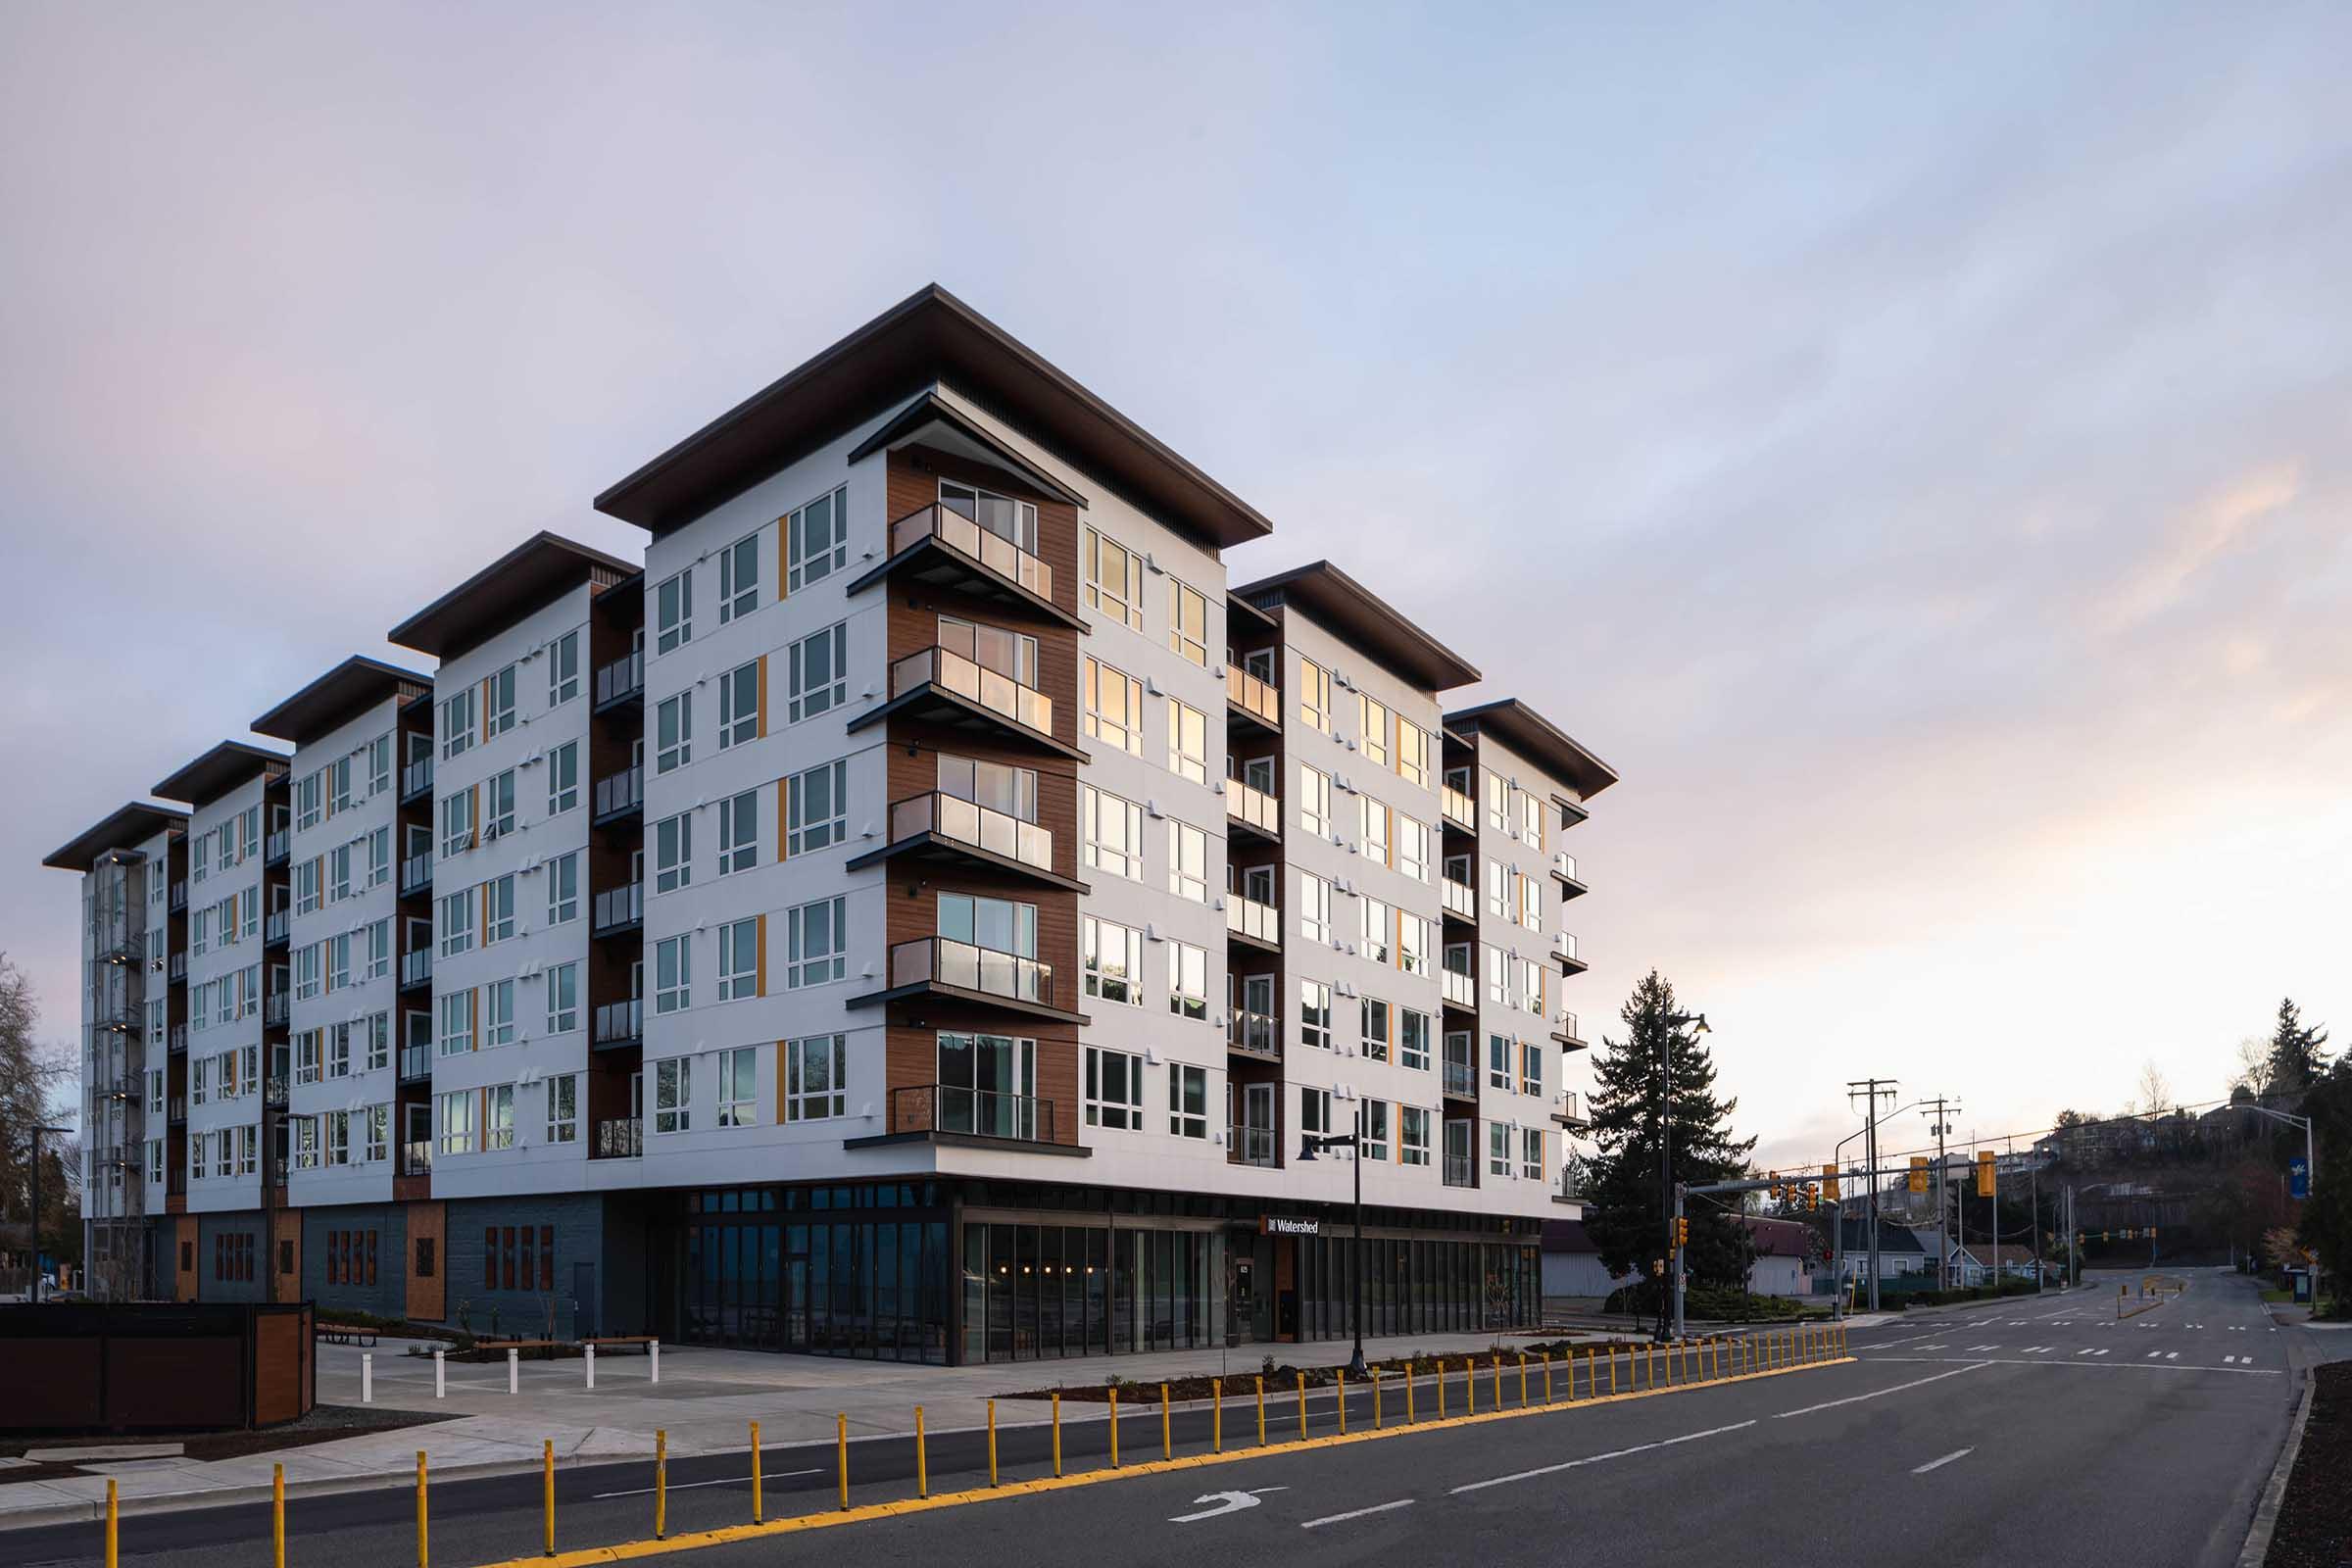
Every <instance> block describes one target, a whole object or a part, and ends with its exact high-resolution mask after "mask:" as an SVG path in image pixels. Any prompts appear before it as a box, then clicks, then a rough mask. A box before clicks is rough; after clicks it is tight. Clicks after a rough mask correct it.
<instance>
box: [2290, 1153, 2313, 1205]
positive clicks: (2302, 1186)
mask: <svg viewBox="0 0 2352 1568" xmlns="http://www.w3.org/2000/svg"><path fill="white" fill-rule="evenodd" d="M2286 1195H2287V1196H2288V1197H2289V1198H2298V1199H2300V1198H2309V1197H2310V1196H2311V1161H2310V1160H2308V1159H2305V1158H2304V1157H2303V1156H2302V1155H2300V1154H2297V1155H2296V1156H2295V1157H2294V1158H2292V1159H2290V1160H2288V1161H2287V1162H2286Z"/></svg>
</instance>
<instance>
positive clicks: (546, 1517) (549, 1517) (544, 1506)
mask: <svg viewBox="0 0 2352 1568" xmlns="http://www.w3.org/2000/svg"><path fill="white" fill-rule="evenodd" d="M752 1430H754V1431H755V1432H756V1431H758V1430H759V1427H758V1426H757V1425H756V1424H755V1425H754V1427H753V1429H752ZM752 1522H753V1523H754V1524H757V1523H759V1522H760V1450H759V1449H758V1448H754V1449H753V1450H752ZM539 1550H540V1553H541V1554H542V1555H543V1556H548V1557H553V1556H554V1555H555V1554H556V1440H555V1439H553V1438H542V1439H540V1440H539ZM278 1568H285V1565H284V1564H283V1563H280V1564H279V1565H278Z"/></svg>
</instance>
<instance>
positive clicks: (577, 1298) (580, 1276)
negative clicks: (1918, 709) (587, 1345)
mask: <svg viewBox="0 0 2352 1568" xmlns="http://www.w3.org/2000/svg"><path fill="white" fill-rule="evenodd" d="M571 1333H572V1337H573V1338H574V1339H580V1340H590V1339H594V1338H595V1337H596V1265H595V1264H594V1263H574V1264H572V1265H571Z"/></svg>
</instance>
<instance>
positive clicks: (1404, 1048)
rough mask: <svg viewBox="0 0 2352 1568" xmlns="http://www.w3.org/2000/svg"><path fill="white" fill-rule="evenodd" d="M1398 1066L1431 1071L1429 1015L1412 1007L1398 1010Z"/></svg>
mask: <svg viewBox="0 0 2352 1568" xmlns="http://www.w3.org/2000/svg"><path fill="white" fill-rule="evenodd" d="M1397 1065H1398V1066H1399V1067H1411V1068H1414V1069H1416V1070H1417V1071H1420V1072H1427V1071H1428V1070H1429V1014H1428V1013H1426V1012H1415V1011H1414V1010H1413V1009H1412V1008H1410V1007H1399V1008H1397Z"/></svg>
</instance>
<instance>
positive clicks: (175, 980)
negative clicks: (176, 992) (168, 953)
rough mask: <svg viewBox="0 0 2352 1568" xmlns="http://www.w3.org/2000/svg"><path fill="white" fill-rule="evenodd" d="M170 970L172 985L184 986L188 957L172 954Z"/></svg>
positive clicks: (186, 980)
mask: <svg viewBox="0 0 2352 1568" xmlns="http://www.w3.org/2000/svg"><path fill="white" fill-rule="evenodd" d="M171 969H172V984H173V985H175V986H184V985H186V984H187V983H188V956H187V955H186V954H184V953H174V954H173V955H172V965H171Z"/></svg>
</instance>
